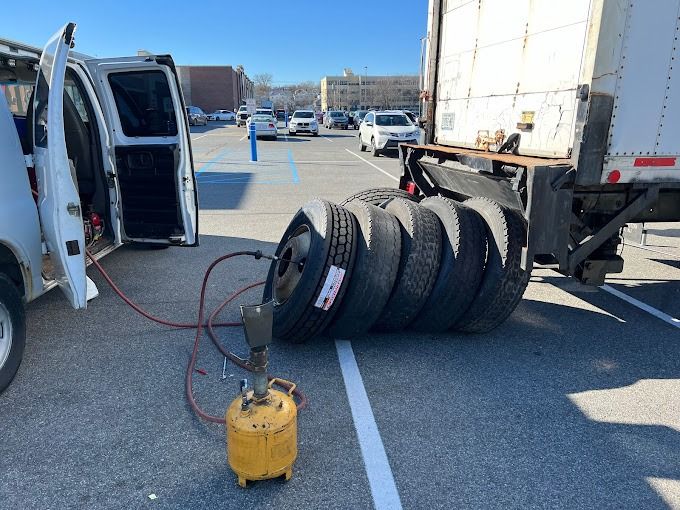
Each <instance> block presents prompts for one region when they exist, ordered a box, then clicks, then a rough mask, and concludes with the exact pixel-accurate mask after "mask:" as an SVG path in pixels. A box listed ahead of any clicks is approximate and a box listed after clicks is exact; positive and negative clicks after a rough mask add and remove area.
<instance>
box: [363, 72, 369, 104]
mask: <svg viewBox="0 0 680 510" xmlns="http://www.w3.org/2000/svg"><path fill="white" fill-rule="evenodd" d="M364 88H365V89H366V97H365V98H364V99H365V100H366V104H365V105H364V108H365V109H366V110H368V66H364Z"/></svg>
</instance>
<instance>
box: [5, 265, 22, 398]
mask: <svg viewBox="0 0 680 510" xmlns="http://www.w3.org/2000/svg"><path fill="white" fill-rule="evenodd" d="M25 345H26V313H25V311H24V305H23V302H22V301H21V295H20V294H19V291H18V290H17V288H16V286H15V285H14V283H13V282H12V280H10V279H9V278H8V277H7V276H6V275H5V274H2V273H0V393H2V391H3V390H4V389H5V388H7V386H9V383H11V382H12V379H14V376H15V375H16V373H17V370H19V365H20V364H21V359H22V358H23V355H24V346H25Z"/></svg>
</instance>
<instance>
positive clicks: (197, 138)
mask: <svg viewBox="0 0 680 510" xmlns="http://www.w3.org/2000/svg"><path fill="white" fill-rule="evenodd" d="M209 134H210V133H206V134H204V135H201V136H197V137H196V138H192V139H191V141H192V142H193V141H194V140H199V139H201V138H203V137H206V136H208V135H209Z"/></svg>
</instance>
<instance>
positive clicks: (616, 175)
mask: <svg viewBox="0 0 680 510" xmlns="http://www.w3.org/2000/svg"><path fill="white" fill-rule="evenodd" d="M619 179H621V172H619V171H618V170H612V171H611V172H609V175H607V182H608V183H609V184H616V183H617V182H619Z"/></svg>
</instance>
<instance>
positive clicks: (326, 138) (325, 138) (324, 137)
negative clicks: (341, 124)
mask: <svg viewBox="0 0 680 510" xmlns="http://www.w3.org/2000/svg"><path fill="white" fill-rule="evenodd" d="M321 138H323V139H324V140H328V141H329V142H331V143H335V142H334V141H333V140H331V139H330V138H328V137H326V136H322V137H321Z"/></svg>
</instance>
